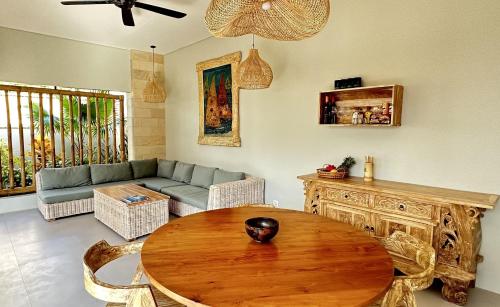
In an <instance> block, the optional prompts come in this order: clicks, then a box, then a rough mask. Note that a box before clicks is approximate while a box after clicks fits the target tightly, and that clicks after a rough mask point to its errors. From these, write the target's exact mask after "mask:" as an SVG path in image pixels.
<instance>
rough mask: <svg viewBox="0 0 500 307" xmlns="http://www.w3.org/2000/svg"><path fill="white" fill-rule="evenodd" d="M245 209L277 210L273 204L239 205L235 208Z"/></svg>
mask: <svg viewBox="0 0 500 307" xmlns="http://www.w3.org/2000/svg"><path fill="white" fill-rule="evenodd" d="M245 207H260V208H278V206H276V205H274V204H241V205H237V206H236V208H245Z"/></svg>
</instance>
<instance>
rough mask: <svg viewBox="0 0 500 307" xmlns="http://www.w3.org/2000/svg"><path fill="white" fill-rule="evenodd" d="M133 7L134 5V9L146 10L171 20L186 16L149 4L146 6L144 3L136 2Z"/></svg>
mask: <svg viewBox="0 0 500 307" xmlns="http://www.w3.org/2000/svg"><path fill="white" fill-rule="evenodd" d="M134 5H135V7H138V8H141V9H144V10H148V11H151V12H155V13H158V14H162V15H166V16H169V17H173V18H182V17H184V16H186V14H185V13H182V12H178V11H174V10H169V9H166V8H163V7H159V6H156V5H151V4H146V3H142V2H136V3H135V4H134Z"/></svg>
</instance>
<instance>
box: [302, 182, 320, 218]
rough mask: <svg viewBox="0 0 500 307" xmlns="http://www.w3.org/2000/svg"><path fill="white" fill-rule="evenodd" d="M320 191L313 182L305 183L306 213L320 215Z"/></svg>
mask: <svg viewBox="0 0 500 307" xmlns="http://www.w3.org/2000/svg"><path fill="white" fill-rule="evenodd" d="M319 194H320V193H319V190H318V188H317V187H316V184H314V183H313V182H312V181H304V195H305V196H306V205H305V211H306V212H309V213H312V214H316V215H319V214H321V212H320V206H319Z"/></svg>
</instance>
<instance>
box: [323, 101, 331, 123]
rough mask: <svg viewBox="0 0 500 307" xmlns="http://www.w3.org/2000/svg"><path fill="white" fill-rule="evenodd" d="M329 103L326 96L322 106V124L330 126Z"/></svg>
mask: <svg viewBox="0 0 500 307" xmlns="http://www.w3.org/2000/svg"><path fill="white" fill-rule="evenodd" d="M330 107H331V106H330V101H329V99H328V96H326V97H325V104H324V105H323V124H324V125H328V124H330V112H331V110H330Z"/></svg>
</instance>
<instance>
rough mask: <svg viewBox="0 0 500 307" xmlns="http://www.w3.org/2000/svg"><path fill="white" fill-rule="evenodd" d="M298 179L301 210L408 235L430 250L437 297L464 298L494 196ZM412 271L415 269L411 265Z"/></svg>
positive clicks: (378, 232) (353, 180)
mask: <svg viewBox="0 0 500 307" xmlns="http://www.w3.org/2000/svg"><path fill="white" fill-rule="evenodd" d="M299 179H301V180H304V189H305V192H304V194H305V195H306V201H305V205H304V207H305V210H306V211H307V212H311V213H314V214H320V215H324V216H327V217H329V218H332V219H335V220H337V221H340V222H344V223H348V224H351V225H353V226H355V227H356V228H358V229H360V230H363V231H366V232H367V233H368V234H369V235H372V236H379V237H389V236H390V235H391V234H393V233H394V232H396V231H401V232H404V233H407V234H410V235H412V236H414V237H416V238H418V239H420V240H422V241H424V242H427V243H429V244H431V245H432V246H433V247H434V248H435V250H436V255H437V259H436V268H435V271H434V278H439V279H441V280H442V281H443V283H444V284H443V289H442V296H443V298H445V299H446V300H448V301H450V302H453V303H455V304H459V305H464V304H465V303H466V302H467V290H468V288H469V287H471V286H473V285H474V282H475V279H476V268H477V264H478V263H480V262H482V260H483V257H482V256H481V255H480V254H479V251H480V247H481V238H482V233H481V221H480V219H481V217H483V212H484V211H485V210H486V209H493V208H494V207H495V205H496V203H497V202H498V199H499V197H498V195H490V194H482V193H475V192H464V191H457V190H450V189H442V188H434V187H426V186H419V185H413V184H406V183H400V182H391V181H384V180H374V181H373V182H369V183H366V182H364V181H363V178H358V177H350V178H347V179H343V180H332V179H325V178H319V177H318V176H317V175H316V174H311V175H304V176H299ZM415 269H416V268H415Z"/></svg>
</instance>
